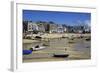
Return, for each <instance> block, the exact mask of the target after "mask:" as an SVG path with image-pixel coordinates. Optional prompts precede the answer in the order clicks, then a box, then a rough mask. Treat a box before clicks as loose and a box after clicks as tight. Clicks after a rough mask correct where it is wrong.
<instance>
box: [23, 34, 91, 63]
mask: <svg viewBox="0 0 100 73" xmlns="http://www.w3.org/2000/svg"><path fill="white" fill-rule="evenodd" d="M34 36H36V35H34ZM80 36H82V37H83V38H79V37H80ZM90 36H91V35H90V34H44V35H42V36H41V37H42V38H43V39H42V40H35V39H34V40H28V39H24V40H23V49H29V48H30V47H32V46H35V45H37V44H39V45H42V44H46V45H47V46H45V47H46V49H43V50H38V51H33V52H32V54H30V55H23V62H25V63H26V62H41V61H42V62H44V61H66V60H84V59H90V58H91V49H90V48H91V46H90V45H91V42H90V41H86V40H85V39H86V38H88V37H90ZM72 38H74V39H72ZM47 39H49V41H45V40H47ZM65 48H66V49H67V50H66V51H65ZM54 53H67V54H69V57H68V58H54V57H53V54H54Z"/></svg>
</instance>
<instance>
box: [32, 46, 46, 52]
mask: <svg viewBox="0 0 100 73" xmlns="http://www.w3.org/2000/svg"><path fill="white" fill-rule="evenodd" d="M32 49H33V51H37V50H42V49H45V47H44V46H39V45H37V46H35V47H32Z"/></svg>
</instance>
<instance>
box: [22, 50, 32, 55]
mask: <svg viewBox="0 0 100 73" xmlns="http://www.w3.org/2000/svg"><path fill="white" fill-rule="evenodd" d="M32 51H33V49H32V48H30V49H29V50H23V55H29V54H31V53H32Z"/></svg>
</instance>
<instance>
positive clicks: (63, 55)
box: [53, 53, 69, 58]
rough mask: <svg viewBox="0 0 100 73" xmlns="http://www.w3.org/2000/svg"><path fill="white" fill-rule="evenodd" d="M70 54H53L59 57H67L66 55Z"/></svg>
mask: <svg viewBox="0 0 100 73" xmlns="http://www.w3.org/2000/svg"><path fill="white" fill-rule="evenodd" d="M68 56H69V54H63V53H62V54H53V57H58V58H65V57H68Z"/></svg>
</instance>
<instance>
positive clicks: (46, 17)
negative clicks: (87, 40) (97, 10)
mask: <svg viewBox="0 0 100 73" xmlns="http://www.w3.org/2000/svg"><path fill="white" fill-rule="evenodd" d="M23 20H24V21H25V20H26V21H33V22H37V21H46V22H49V21H53V22H54V23H56V24H59V25H60V24H67V25H78V24H86V25H90V22H91V13H83V12H58V11H57V12H56V11H36V10H23Z"/></svg>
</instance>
